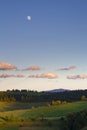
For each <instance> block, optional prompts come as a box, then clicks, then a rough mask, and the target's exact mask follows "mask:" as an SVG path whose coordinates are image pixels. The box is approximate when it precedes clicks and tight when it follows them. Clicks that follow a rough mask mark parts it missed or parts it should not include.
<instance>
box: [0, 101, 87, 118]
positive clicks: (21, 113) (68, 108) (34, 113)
mask: <svg viewBox="0 0 87 130" xmlns="http://www.w3.org/2000/svg"><path fill="white" fill-rule="evenodd" d="M15 105H20V104H15ZM24 105H25V103H24V104H23V103H22V105H21V106H20V107H21V109H20V110H18V109H19V107H18V106H15V107H14V106H12V104H11V103H10V104H9V109H10V111H8V104H5V109H7V110H6V111H3V112H2V111H1V112H0V116H8V117H13V118H17V119H18V118H23V119H26V118H39V117H41V116H42V115H43V116H44V117H47V118H57V117H61V116H66V115H67V114H68V113H71V112H78V111H81V110H85V109H87V107H86V106H87V102H85V101H84V102H74V103H67V104H60V105H56V106H50V107H48V106H39V105H38V107H32V106H31V109H30V108H29V109H24ZM27 105H28V104H27ZM30 105H31V104H30ZM0 106H2V105H0ZM22 106H23V108H22ZM33 106H34V104H33ZM13 107H14V109H13ZM17 107H18V109H17ZM11 109H12V110H11ZM15 109H16V110H15Z"/></svg>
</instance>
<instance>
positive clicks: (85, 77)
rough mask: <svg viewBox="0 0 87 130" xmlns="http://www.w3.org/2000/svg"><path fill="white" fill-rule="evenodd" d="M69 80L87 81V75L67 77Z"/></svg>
mask: <svg viewBox="0 0 87 130" xmlns="http://www.w3.org/2000/svg"><path fill="white" fill-rule="evenodd" d="M67 79H87V75H85V74H81V75H74V76H67Z"/></svg>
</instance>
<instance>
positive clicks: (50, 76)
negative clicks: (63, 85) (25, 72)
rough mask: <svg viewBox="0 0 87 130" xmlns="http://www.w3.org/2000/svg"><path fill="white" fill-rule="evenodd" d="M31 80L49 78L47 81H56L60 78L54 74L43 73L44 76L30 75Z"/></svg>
mask: <svg viewBox="0 0 87 130" xmlns="http://www.w3.org/2000/svg"><path fill="white" fill-rule="evenodd" d="M28 77H29V78H47V79H55V78H57V77H58V76H57V75H56V74H54V73H43V74H36V75H29V76H28Z"/></svg>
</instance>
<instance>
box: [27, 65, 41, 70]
mask: <svg viewBox="0 0 87 130" xmlns="http://www.w3.org/2000/svg"><path fill="white" fill-rule="evenodd" d="M24 70H32V71H33V70H40V67H39V66H30V67H28V68H26V69H24Z"/></svg>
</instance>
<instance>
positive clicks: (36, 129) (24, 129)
mask: <svg viewBox="0 0 87 130" xmlns="http://www.w3.org/2000/svg"><path fill="white" fill-rule="evenodd" d="M19 130H59V129H58V128H56V127H21V128H19Z"/></svg>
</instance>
